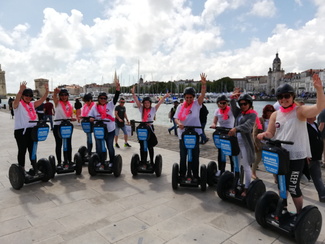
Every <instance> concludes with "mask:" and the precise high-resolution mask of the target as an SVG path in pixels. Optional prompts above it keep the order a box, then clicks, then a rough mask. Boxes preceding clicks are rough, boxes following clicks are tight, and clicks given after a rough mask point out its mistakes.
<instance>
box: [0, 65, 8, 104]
mask: <svg viewBox="0 0 325 244" xmlns="http://www.w3.org/2000/svg"><path fill="white" fill-rule="evenodd" d="M5 73H6V72H5V71H3V70H2V69H1V64H0V98H7V88H6V77H5Z"/></svg>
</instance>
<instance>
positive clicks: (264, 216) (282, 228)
mask: <svg viewBox="0 0 325 244" xmlns="http://www.w3.org/2000/svg"><path fill="white" fill-rule="evenodd" d="M264 140H266V145H264V146H263V148H262V160H263V163H264V166H265V169H266V171H268V172H270V173H273V174H277V176H278V183H279V189H280V190H279V191H280V196H279V195H278V194H277V193H275V192H273V191H267V192H265V193H264V194H263V195H262V196H261V198H260V199H259V200H258V202H257V204H256V209H255V218H256V221H257V223H258V224H259V225H261V226H262V227H264V228H267V227H270V228H272V229H275V230H278V231H279V232H281V233H284V234H286V235H288V236H290V237H291V238H294V239H295V240H296V242H297V243H301V244H302V243H315V242H316V240H317V238H318V236H319V234H320V231H321V229H322V215H321V213H320V211H319V210H318V208H317V207H316V206H313V205H308V206H306V207H304V208H303V209H302V210H301V212H300V213H299V214H293V213H290V212H288V211H287V209H286V206H287V189H286V178H285V174H287V173H288V172H289V161H290V157H289V152H288V151H287V150H286V149H284V148H283V147H282V146H281V144H290V145H292V144H293V142H290V141H280V140H272V139H269V138H264Z"/></svg>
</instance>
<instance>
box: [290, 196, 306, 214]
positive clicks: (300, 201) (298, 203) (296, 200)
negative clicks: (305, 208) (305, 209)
mask: <svg viewBox="0 0 325 244" xmlns="http://www.w3.org/2000/svg"><path fill="white" fill-rule="evenodd" d="M292 200H293V203H294V204H295V206H296V210H297V213H298V214H299V213H300V212H301V209H302V205H303V198H302V196H301V197H293V198H292Z"/></svg>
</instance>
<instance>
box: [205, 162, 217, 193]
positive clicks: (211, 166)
mask: <svg viewBox="0 0 325 244" xmlns="http://www.w3.org/2000/svg"><path fill="white" fill-rule="evenodd" d="M217 171H218V167H217V164H216V162H214V161H211V162H209V163H208V168H207V182H208V185H209V186H210V187H212V186H214V184H215V180H214V179H215V175H216V173H217Z"/></svg>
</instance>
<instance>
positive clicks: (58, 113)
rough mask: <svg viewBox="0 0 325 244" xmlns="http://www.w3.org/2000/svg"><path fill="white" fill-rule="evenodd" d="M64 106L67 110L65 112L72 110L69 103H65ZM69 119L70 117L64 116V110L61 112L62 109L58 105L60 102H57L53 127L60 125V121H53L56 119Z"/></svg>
mask: <svg viewBox="0 0 325 244" xmlns="http://www.w3.org/2000/svg"><path fill="white" fill-rule="evenodd" d="M69 104H70V106H69ZM65 106H66V110H67V111H69V110H70V108H72V106H71V103H70V102H67V103H66V105H65ZM72 109H73V108H72ZM72 112H73V111H72ZM70 118H71V117H67V116H66V115H65V112H64V110H63V108H62V105H61V103H60V101H59V102H58V105H57V106H56V107H55V115H54V125H59V124H61V121H55V120H57V119H70Z"/></svg>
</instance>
